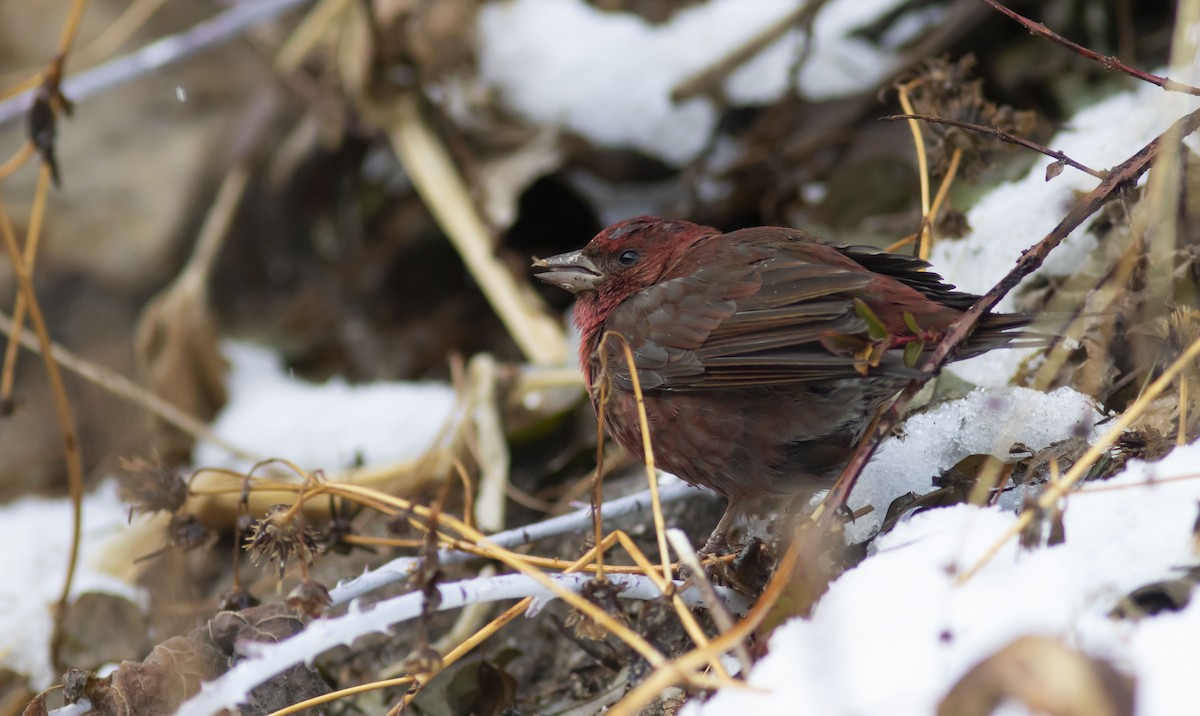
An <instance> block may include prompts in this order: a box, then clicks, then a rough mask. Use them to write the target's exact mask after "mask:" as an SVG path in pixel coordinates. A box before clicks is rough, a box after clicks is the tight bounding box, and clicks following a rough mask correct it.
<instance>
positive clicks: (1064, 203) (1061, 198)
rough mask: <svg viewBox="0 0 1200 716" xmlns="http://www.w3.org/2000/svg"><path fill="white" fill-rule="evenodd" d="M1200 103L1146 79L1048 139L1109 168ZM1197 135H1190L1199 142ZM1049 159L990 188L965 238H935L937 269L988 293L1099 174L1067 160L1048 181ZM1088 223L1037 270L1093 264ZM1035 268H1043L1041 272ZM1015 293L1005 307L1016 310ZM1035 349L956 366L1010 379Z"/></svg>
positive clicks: (985, 381) (978, 379)
mask: <svg viewBox="0 0 1200 716" xmlns="http://www.w3.org/2000/svg"><path fill="white" fill-rule="evenodd" d="M1197 107H1200V98H1194V97H1193V98H1187V99H1184V98H1182V97H1181V96H1180V95H1171V94H1168V93H1165V92H1163V91H1162V90H1160V89H1158V88H1157V87H1153V86H1151V85H1146V84H1142V85H1139V86H1138V87H1137V89H1135V90H1134V91H1131V92H1126V93H1123V94H1117V95H1113V96H1112V97H1110V98H1108V99H1106V100H1104V101H1101V102H1098V103H1097V104H1095V105H1092V106H1091V107H1088V108H1086V109H1083V110H1081V111H1080V112H1078V113H1077V114H1076V115H1075V116H1074V117H1072V118H1071V121H1070V122H1069V124H1068V128H1067V129H1064V130H1063V131H1061V132H1059V133H1058V134H1057V135H1055V137H1054V138H1053V139H1052V140H1050V141H1049V142H1048V143H1047V146H1049V147H1050V148H1051V149H1057V150H1060V151H1062V152H1064V153H1066V155H1067V156H1069V157H1071V158H1072V159H1074V160H1076V161H1078V162H1082V163H1083V164H1084V165H1086V166H1088V167H1090V168H1092V169H1096V170H1099V171H1103V170H1105V169H1109V168H1111V167H1112V166H1114V165H1116V164H1118V163H1120V162H1122V161H1124V160H1125V159H1128V158H1129V156H1130V155H1132V154H1133V153H1134V152H1136V151H1137V150H1138V149H1141V148H1142V147H1143V146H1145V145H1146V144H1148V143H1149V142H1150V141H1151V140H1152V139H1154V137H1156V136H1158V135H1159V134H1161V133H1162V132H1163V131H1165V130H1166V129H1167V127H1168V126H1170V125H1171V123H1172V122H1174V121H1175V120H1176V119H1178V118H1179V117H1181V116H1182V115H1183V114H1184V113H1186V112H1189V111H1191V110H1194V109H1196V108H1197ZM1196 139H1197V138H1196V136H1195V135H1192V137H1190V138H1189V140H1190V141H1189V143H1190V144H1192V146H1195V141H1196ZM1051 163H1053V160H1052V159H1050V158H1048V157H1047V158H1045V160H1044V161H1039V162H1038V163H1037V164H1036V165H1034V167H1033V168H1032V169H1030V170H1029V173H1028V174H1026V175H1025V176H1024V177H1023V178H1021V179H1020V180H1018V181H1015V182H1010V183H1007V184H1004V185H1002V186H999V187H997V188H996V189H993V190H992V191H990V192H988V194H987V195H986V196H984V197H983V198H982V199H980V201H979V202H978V203H977V204H976V205H975V206H974V207H972V208H971V210H970V211H968V212H967V221H968V222H969V223H970V225H971V227H972V232H971V234H970V235H969V236H967V237H965V238H964V239H962V240H960V241H941V242H938V243H936V244H934V247H933V252H932V254H931V256H930V262H931V263H932V264H933V266H934V268H935V270H936V271H937V272H938V273H940V274H941V275H942V276H944V277H946V278H947V279H948V280H949V281H950V282H951V283H954V284H955V285H957V286H958V287H959V288H960V289H962V290H963V291H971V292H974V293H984V292H986V291H987V290H988V289H990V288H991V287H992V286H993V285H995V284H996V283H997V282H998V281H999V280H1000V279H1001V278H1002V277H1003V276H1004V275H1005V274H1006V273H1008V271H1009V270H1010V269H1011V268H1012V267H1013V265H1014V264H1015V263H1016V261H1017V259H1018V258H1019V257H1020V255H1021V252H1022V251H1024V250H1025V249H1028V248H1029V247H1030V246H1032V245H1033V244H1034V243H1035V242H1037V241H1039V240H1041V238H1042V237H1044V236H1045V235H1046V234H1048V233H1050V231H1051V230H1052V229H1053V228H1054V227H1055V225H1057V224H1058V222H1059V221H1061V220H1062V218H1063V216H1064V215H1065V214H1066V212H1067V210H1068V209H1069V208H1070V206H1071V205H1072V203H1073V202H1074V201H1075V193H1076V192H1082V193H1087V192H1090V191H1091V190H1093V189H1095V188H1096V186H1097V185H1099V183H1100V182H1099V180H1098V179H1096V178H1094V177H1092V176H1089V175H1088V174H1085V173H1083V172H1081V171H1078V170H1076V169H1072V168H1070V167H1067V168H1066V169H1064V170H1063V172H1062V174H1060V175H1059V176H1057V177H1055V178H1054V179H1052V180H1050V181H1049V182H1047V181H1046V178H1045V177H1046V166H1047V165H1048V164H1051ZM1144 181H1145V177H1143V182H1144ZM1088 223H1090V222H1085V223H1084V225H1083V227H1081V228H1079V229H1076V230H1075V231H1074V232H1072V233H1071V235H1070V236H1068V237H1067V239H1066V240H1065V241H1064V242H1063V243H1062V245H1060V246H1059V247H1058V248H1057V249H1055V250H1054V251H1053V252H1051V254H1050V256H1049V257H1048V258H1047V259H1046V262H1045V264H1044V265H1043V266H1042V268H1041V269H1039V270H1038V271H1037V272H1036V273H1041V274H1044V275H1049V276H1069V275H1071V274H1073V273H1075V272H1077V271H1079V270H1080V269H1081V268H1083V267H1084V266H1086V265H1087V261H1088V258H1089V255H1090V254H1091V252H1092V251H1093V250H1094V249H1095V248H1096V239H1095V238H1094V237H1093V236H1092V235H1090V234H1088V233H1087V231H1086V229H1087V226H1088ZM1035 275H1036V274H1035ZM1013 298H1014V296H1013V294H1012V293H1010V294H1009V295H1008V296H1006V297H1005V298H1004V299H1003V300H1002V301H1001V302H1000V304H999V306H998V310H1001V311H1011V310H1013V309H1014V303H1013ZM1031 352H1032V350H1012V351H992V352H991V353H985V354H984V355H982V356H980V357H978V358H973V359H971V360H968V361H963V362H961V363H955V364H954V365H953V366H951V368H950V370H951V371H953V372H954V373H955V374H957V375H959V376H961V377H962V378H964V379H966V380H969V381H970V382H972V383H975V384H976V385H986V386H996V385H1004V384H1005V383H1007V382H1008V379H1009V377H1010V376H1011V375H1012V374H1013V373H1014V372H1015V371H1016V369H1017V366H1018V364H1020V362H1021V361H1022V360H1024V359H1025V357H1026V356H1028V355H1030V353H1031Z"/></svg>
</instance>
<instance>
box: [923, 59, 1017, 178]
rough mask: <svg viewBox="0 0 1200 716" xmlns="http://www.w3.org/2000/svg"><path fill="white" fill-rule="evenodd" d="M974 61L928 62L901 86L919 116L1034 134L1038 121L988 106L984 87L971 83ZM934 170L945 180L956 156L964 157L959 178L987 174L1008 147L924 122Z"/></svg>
mask: <svg viewBox="0 0 1200 716" xmlns="http://www.w3.org/2000/svg"><path fill="white" fill-rule="evenodd" d="M974 67H975V58H974V57H973V56H972V55H966V56H964V57H962V58H960V59H959V60H958V61H957V62H951V61H950V60H949V59H948V58H945V57H941V58H937V59H932V60H928V61H927V62H926V63H925V66H924V67H923V68H922V69H921V70H920V71H918V73H917V74H916V76H915V77H910V78H907V79H905V80H903V81H901V83H900V84H903V85H904V86H906V87H907V89H908V92H909V99H910V100H911V102H912V106H913V110H914V111H915V112H916V113H917V114H921V115H926V116H930V117H939V118H943V119H955V120H958V121H960V122H968V123H970V124H978V125H982V126H984V127H992V128H995V129H998V130H1000V131H1002V132H1005V133H1006V134H1012V135H1016V136H1019V137H1020V136H1025V135H1027V134H1029V133H1030V132H1032V131H1033V129H1034V127H1035V126H1036V123H1037V116H1036V114H1034V113H1033V112H1019V111H1017V110H1015V109H1013V108H1012V107H1009V106H1007V105H997V104H995V103H993V102H989V101H988V100H987V99H985V98H984V95H983V81H982V80H980V79H973V78H972V77H971V74H972V70H973V69H974ZM922 129H923V131H924V132H925V139H926V142H927V143H928V152H929V157H930V165H931V168H932V171H933V172H934V173H935V174H938V175H943V174H945V172H946V170H947V168H948V167H949V166H950V161H951V158H952V157H953V155H954V153H955V152H956V151H961V152H962V159H961V164H960V166H959V172H961V173H962V174H963V175H964V176H968V177H969V176H973V175H976V174H978V173H979V171H981V170H982V169H985V168H987V166H988V164H989V163H990V162H991V160H992V158H993V156H994V154H995V152H996V151H997V150H998V149H999V148H1001V147H1003V146H1005V145H1004V144H1003V143H1002V142H1000V141H999V140H998V139H996V138H995V137H993V136H988V135H984V134H980V133H978V132H973V131H971V130H968V129H963V128H961V127H951V126H947V125H943V124H935V123H932V122H925V123H923V125H922Z"/></svg>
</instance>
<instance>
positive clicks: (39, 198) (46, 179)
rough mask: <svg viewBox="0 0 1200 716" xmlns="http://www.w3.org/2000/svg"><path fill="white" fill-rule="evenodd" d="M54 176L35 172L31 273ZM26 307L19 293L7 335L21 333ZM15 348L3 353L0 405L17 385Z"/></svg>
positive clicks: (28, 238)
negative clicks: (36, 175)
mask: <svg viewBox="0 0 1200 716" xmlns="http://www.w3.org/2000/svg"><path fill="white" fill-rule="evenodd" d="M53 174H54V172H53V170H52V169H51V168H50V165H49V164H47V163H45V162H43V163H42V165H41V167H40V168H39V170H38V180H37V188H36V189H35V190H34V195H33V205H32V208H31V211H30V215H29V227H28V228H27V229H26V231H25V247H24V249H23V252H22V253H23V256H24V258H25V267H26V269H28V270H29V272H30V273H33V270H34V267H35V266H36V265H37V255H38V246H39V245H40V243H41V237H42V222H43V220H44V219H45V216H46V195H47V193H48V192H49V191H50V180H51V178H52V177H53ZM28 308H29V305H28V302H27V301H26V300H25V294H23V293H18V294H17V300H16V301H15V303H14V304H13V314H12V330H11V331H9V332H8V333H9V334H10V335H12V334H14V333H17V334H19V333H20V332H21V328H22V327H23V326H24V325H25V312H26V310H28ZM17 347H18V344H17V341H14V340H12V339H11V338H10V339H9V341H8V345H7V346H6V347H5V350H4V367H3V368H0V405H4V406H7V405H10V404H11V401H12V395H13V385H14V383H15V382H16V374H17V356H18V351H17Z"/></svg>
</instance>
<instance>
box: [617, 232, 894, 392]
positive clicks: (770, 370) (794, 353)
mask: <svg viewBox="0 0 1200 716" xmlns="http://www.w3.org/2000/svg"><path fill="white" fill-rule="evenodd" d="M818 246H819V249H823V250H825V251H829V252H831V253H832V252H833V250H832V249H831V248H829V247H826V246H824V245H818ZM814 248H816V247H814V245H813V244H811V243H809V242H807V241H804V240H801V239H800V238H799V237H795V238H793V237H784V238H782V239H781V240H778V241H771V242H763V241H761V240H756V241H754V242H741V241H737V237H736V235H730V236H727V237H725V238H724V239H715V240H714V241H712V242H709V243H708V244H706V245H703V246H701V247H699V249H698V250H699V251H710V252H712V253H713V254H716V255H715V256H713V257H711V258H712V261H711V262H710V261H705V260H701V259H703V258H705V257H697V256H693V257H692V258H693V259H695V261H694V263H693V265H700V266H704V267H708V268H701V269H700V270H697V271H693V272H692V273H688V274H687V275H683V276H680V277H677V278H671V279H667V280H664V281H660V282H659V283H656V284H654V285H653V286H650V287H649V288H647V289H645V290H643V291H641V292H639V293H638V294H637V295H635V296H633V297H631V298H630V299H628V300H626V301H625V302H623V303H622V304H621V305H620V306H619V307H618V308H617V309H616V310H614V311H613V312H612V314H611V315H610V317H609V318H608V320H607V321H606V322H605V330H608V331H615V332H617V333H620V334H622V335H624V336H626V337H628V338H629V342H630V349H631V351H632V352H633V356H634V365H635V366H636V368H637V371H638V379H639V382H640V384H641V387H642V389H643V390H653V389H673V390H702V389H710V388H724V387H731V386H740V385H762V384H769V383H781V382H807V381H820V380H830V379H835V378H849V377H854V376H855V375H857V374H858V373H857V371H856V369H855V365H854V360H853V359H852V358H851V357H849V356H845V355H835V354H833V353H831V352H830V351H829V350H828V349H827V348H825V346H824V345H823V344H822V343H821V338H822V337H823V336H827V335H831V334H838V335H854V334H864V335H865V332H866V329H867V326H866V323H865V321H863V319H862V318H861V317H859V316H858V315H857V313H856V311H855V306H854V303H853V300H852V298H850V295H852V293H853V292H854V291H856V290H859V289H862V288H863V287H865V286H866V285H867V284H869V283H870V282H871V281H872V280H874V277H873V276H872V275H871V274H869V273H867V272H866V271H864V270H862V269H861V268H860V267H858V266H856V265H854V264H853V263H851V262H850V261H848V260H844V261H845V263H844V264H843V265H838V264H831V263H828V262H827V260H826V259H825V257H822V262H821V263H812V262H809V261H808V260H807V257H808V255H810V254H811V251H812V250H814ZM607 352H608V361H609V366H608V369H607V370H608V373H609V375H610V376H612V378H613V379H615V380H616V382H617V384H618V385H620V386H622V387H625V388H629V387H630V386H631V381H630V380H629V370H628V367H627V366H626V365H625V359H624V357H623V351H622V350H621V348H620V347H619V346H618V345H617V344H616V343H615V342H613V343H612V344H610V346H609V349H608V351H607ZM879 370H880V371H889V372H892V371H903V372H907V371H906V369H904V367H903V365H902V363H901V362H900V361H899V360H898V359H897V360H890V359H889V360H886V361H885V362H884V363H883V364H881V366H880V368H879ZM597 373H598V366H595V367H594V369H593V375H596V374H597Z"/></svg>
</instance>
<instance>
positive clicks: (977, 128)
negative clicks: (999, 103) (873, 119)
mask: <svg viewBox="0 0 1200 716" xmlns="http://www.w3.org/2000/svg"><path fill="white" fill-rule="evenodd" d="M883 119H885V120H889V121H892V120H899V119H917V120H920V121H922V122H929V123H931V124H944V125H947V126H949V127H958V128H959V129H966V130H969V131H972V132H978V133H979V134H983V135H986V136H989V137H994V138H996V139H998V140H1000V141H1001V142H1007V143H1008V144H1015V145H1017V146H1019V147H1025V148H1026V149H1032V150H1033V151H1035V152H1038V153H1040V154H1045V155H1046V156H1048V157H1050V158H1051V159H1055V160H1057V161H1058V162H1060V163H1062V164H1066V165H1067V166H1069V167H1074V168H1075V169H1078V170H1079V171H1081V172H1083V173H1085V174H1090V175H1092V176H1094V177H1096V178H1097V179H1100V180H1101V181H1103V180H1104V178H1105V174H1104V172H1099V171H1096V170H1095V169H1092V168H1091V167H1089V166H1086V165H1084V164H1081V163H1079V162H1077V161H1075V160H1074V159H1072V158H1070V157H1068V156H1067V155H1066V154H1064V153H1063V152H1061V151H1059V150H1057V149H1051V148H1049V147H1047V146H1045V145H1044V144H1038V143H1037V142H1033V141H1030V140H1028V139H1025V138H1024V137H1018V136H1017V135H1015V134H1010V133H1008V132H1005V131H1004V130H1002V129H998V128H996V127H988V126H985V125H982V124H974V123H971V122H964V121H962V120H958V119H950V118H949V117H933V116H930V115H927V114H892V115H888V116H887V117H884V118H883ZM1050 178H1052V177H1050Z"/></svg>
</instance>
